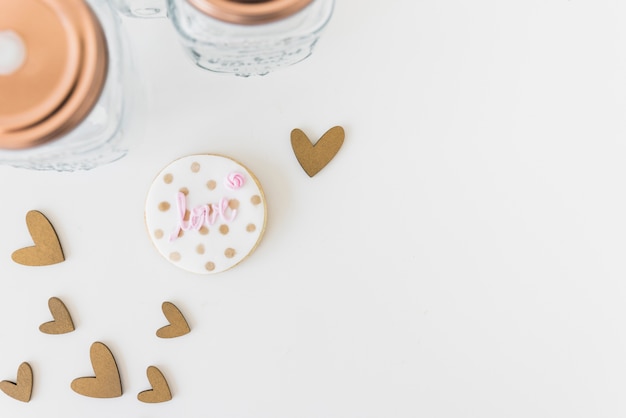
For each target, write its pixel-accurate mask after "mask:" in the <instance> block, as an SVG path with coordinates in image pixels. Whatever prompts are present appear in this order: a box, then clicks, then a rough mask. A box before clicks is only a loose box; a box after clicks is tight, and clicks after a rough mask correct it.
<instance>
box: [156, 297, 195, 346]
mask: <svg viewBox="0 0 626 418" xmlns="http://www.w3.org/2000/svg"><path fill="white" fill-rule="evenodd" d="M161 310H162V311H163V314H164V315H165V318H166V319H167V320H168V321H169V323H170V324H169V325H166V326H164V327H162V328H159V329H158V330H157V332H156V335H157V337H159V338H176V337H180V336H181V335H185V334H188V333H189V332H190V331H191V329H190V328H189V324H187V320H185V317H184V316H183V314H182V313H181V312H180V310H179V309H178V308H177V307H176V306H175V305H174V304H173V303H171V302H163V305H161Z"/></svg>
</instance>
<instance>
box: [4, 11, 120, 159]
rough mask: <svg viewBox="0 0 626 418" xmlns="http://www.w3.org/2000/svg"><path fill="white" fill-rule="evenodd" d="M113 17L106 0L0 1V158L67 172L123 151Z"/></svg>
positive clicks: (115, 20) (115, 19)
mask: <svg viewBox="0 0 626 418" xmlns="http://www.w3.org/2000/svg"><path fill="white" fill-rule="evenodd" d="M118 20H119V16H117V13H116V12H115V10H113V9H112V8H111V6H110V5H109V3H108V1H107V0H1V1H0V163H1V164H8V165H13V166H17V167H24V168H32V169H42V170H46V169H47V170H57V171H72V170H78V169H90V168H93V167H96V166H98V165H100V164H103V163H107V162H111V161H114V160H116V159H118V158H121V157H122V156H123V155H125V153H126V149H125V147H124V144H123V141H122V136H121V132H120V129H121V125H122V120H123V114H124V111H125V104H124V103H123V95H122V90H123V88H124V86H123V79H124V77H123V74H122V73H123V72H124V65H125V64H123V61H125V59H123V57H122V55H124V52H123V51H122V43H121V42H120V38H119V37H120V33H119V24H118Z"/></svg>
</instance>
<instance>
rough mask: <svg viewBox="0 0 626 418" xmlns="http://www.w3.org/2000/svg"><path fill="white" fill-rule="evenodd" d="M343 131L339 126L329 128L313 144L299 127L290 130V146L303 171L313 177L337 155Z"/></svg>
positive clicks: (341, 142)
mask: <svg viewBox="0 0 626 418" xmlns="http://www.w3.org/2000/svg"><path fill="white" fill-rule="evenodd" d="M344 138H345V132H344V130H343V128H342V127H341V126H335V127H333V128H330V129H329V130H328V131H327V132H326V133H325V134H324V135H322V137H321V138H320V139H319V140H318V141H317V142H316V143H315V145H314V144H312V143H311V141H310V140H309V138H308V137H307V136H306V134H305V133H304V132H302V131H301V130H300V129H294V130H293V131H291V147H292V148H293V152H294V154H295V155H296V158H297V159H298V162H299V163H300V165H301V166H302V168H303V169H304V171H305V172H306V173H307V174H308V175H309V177H313V176H314V175H316V174H317V173H319V172H320V171H321V170H322V169H323V168H324V167H326V165H327V164H328V163H329V162H330V161H331V160H332V159H333V158H334V157H335V155H337V153H338V152H339V149H340V148H341V146H342V145H343V140H344Z"/></svg>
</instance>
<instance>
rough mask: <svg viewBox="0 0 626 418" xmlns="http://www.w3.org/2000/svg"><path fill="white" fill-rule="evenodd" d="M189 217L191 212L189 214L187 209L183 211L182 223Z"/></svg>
mask: <svg viewBox="0 0 626 418" xmlns="http://www.w3.org/2000/svg"><path fill="white" fill-rule="evenodd" d="M190 216H191V212H189V209H187V210H185V216H183V221H188V220H189V217H190Z"/></svg>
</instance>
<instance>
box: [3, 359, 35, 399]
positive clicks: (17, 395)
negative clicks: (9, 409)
mask: <svg viewBox="0 0 626 418" xmlns="http://www.w3.org/2000/svg"><path fill="white" fill-rule="evenodd" d="M0 390H2V391H3V392H4V393H6V394H7V395H8V396H10V397H12V398H13V399H16V400H18V401H21V402H28V401H30V396H31V394H32V392H33V369H31V367H30V364H28V363H22V364H20V367H18V369H17V380H16V382H15V383H13V382H9V381H8V380H3V381H2V382H0Z"/></svg>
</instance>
